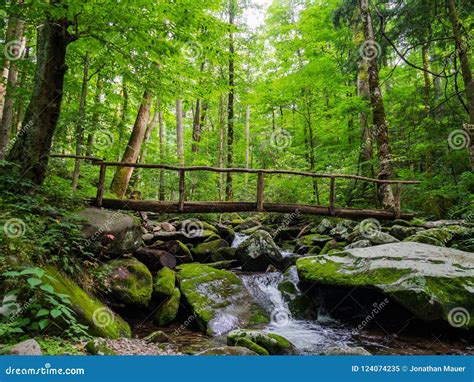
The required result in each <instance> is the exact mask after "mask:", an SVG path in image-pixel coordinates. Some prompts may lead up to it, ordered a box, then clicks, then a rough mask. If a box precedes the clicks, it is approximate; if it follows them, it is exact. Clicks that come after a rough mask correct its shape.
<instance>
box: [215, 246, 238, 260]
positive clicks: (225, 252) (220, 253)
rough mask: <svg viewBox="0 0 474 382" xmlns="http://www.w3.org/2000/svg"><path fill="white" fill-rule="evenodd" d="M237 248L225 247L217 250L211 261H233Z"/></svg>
mask: <svg viewBox="0 0 474 382" xmlns="http://www.w3.org/2000/svg"><path fill="white" fill-rule="evenodd" d="M236 251H237V248H232V247H225V248H219V249H218V250H217V252H216V253H215V254H212V255H211V259H212V261H222V260H235V252H236Z"/></svg>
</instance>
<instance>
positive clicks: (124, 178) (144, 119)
mask: <svg viewBox="0 0 474 382" xmlns="http://www.w3.org/2000/svg"><path fill="white" fill-rule="evenodd" d="M151 102H152V96H151V94H150V93H149V92H147V91H145V92H144V93H143V99H142V102H141V104H140V108H139V109H138V114H137V119H136V120H135V124H134V125H133V130H132V134H131V135H130V139H129V140H128V145H127V148H126V149H125V153H124V154H123V157H122V162H131V163H136V162H137V159H138V155H139V154H140V149H141V146H142V142H143V138H144V136H145V130H146V128H147V125H148V119H149V118H150V108H151ZM132 173H133V168H132V167H121V168H120V167H118V168H117V171H116V172H115V175H114V178H113V180H112V186H111V190H112V192H114V193H115V194H116V195H117V196H118V197H119V198H123V197H124V195H125V192H126V191H127V187H128V183H129V182H130V178H131V176H132Z"/></svg>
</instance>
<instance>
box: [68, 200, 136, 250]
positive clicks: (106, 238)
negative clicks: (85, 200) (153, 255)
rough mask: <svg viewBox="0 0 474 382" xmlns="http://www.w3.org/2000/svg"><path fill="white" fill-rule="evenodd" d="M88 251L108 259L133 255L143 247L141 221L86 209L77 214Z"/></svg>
mask: <svg viewBox="0 0 474 382" xmlns="http://www.w3.org/2000/svg"><path fill="white" fill-rule="evenodd" d="M77 218H79V219H81V220H82V221H83V223H81V225H82V236H83V237H84V238H85V239H86V240H85V247H86V249H87V250H88V251H90V252H92V253H95V254H96V255H99V256H103V257H106V258H116V257H119V256H122V255H124V254H127V253H133V252H135V251H136V250H137V249H138V248H140V247H141V246H142V231H141V225H140V221H139V220H138V219H137V218H134V217H133V216H130V215H126V214H124V213H121V212H118V211H114V212H112V211H107V210H101V209H99V208H86V209H84V210H82V211H80V212H79V213H78V214H77Z"/></svg>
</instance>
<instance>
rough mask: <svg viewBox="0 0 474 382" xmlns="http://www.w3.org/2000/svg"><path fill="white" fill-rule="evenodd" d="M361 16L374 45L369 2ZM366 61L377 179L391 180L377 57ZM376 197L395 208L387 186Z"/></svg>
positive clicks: (391, 192) (363, 8) (379, 188)
mask: <svg viewBox="0 0 474 382" xmlns="http://www.w3.org/2000/svg"><path fill="white" fill-rule="evenodd" d="M361 16H362V20H363V24H364V36H365V40H366V42H368V43H369V44H375V36H374V30H373V26H372V17H371V15H370V11H369V0H362V1H361ZM366 60H367V70H368V74H369V78H368V82H369V90H370V103H371V105H372V113H373V124H374V130H375V137H376V141H377V147H378V160H379V170H378V174H377V177H378V179H391V178H392V176H393V169H392V162H391V160H392V158H391V150H390V142H389V136H388V124H387V119H386V117H385V107H384V103H383V97H382V91H381V89H380V81H379V71H378V64H377V55H375V54H374V55H371V56H370V57H368V58H366ZM378 197H379V200H380V202H381V203H382V206H383V207H384V208H386V209H393V208H394V207H395V205H394V197H393V191H392V187H391V186H390V185H389V184H379V185H378Z"/></svg>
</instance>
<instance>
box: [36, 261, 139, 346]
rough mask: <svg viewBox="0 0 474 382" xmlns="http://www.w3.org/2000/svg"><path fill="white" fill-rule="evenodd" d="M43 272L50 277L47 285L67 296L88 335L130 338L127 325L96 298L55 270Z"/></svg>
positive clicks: (46, 269)
mask: <svg viewBox="0 0 474 382" xmlns="http://www.w3.org/2000/svg"><path fill="white" fill-rule="evenodd" d="M44 270H45V271H46V274H48V275H49V276H50V278H49V279H48V283H49V284H51V285H52V287H53V288H54V290H55V291H56V292H57V293H61V294H65V295H67V296H68V298H69V301H71V309H72V310H73V311H74V312H75V313H76V315H77V319H78V321H79V322H80V323H81V324H83V325H87V326H88V327H89V333H90V334H92V335H94V336H98V337H107V338H113V339H117V338H121V337H130V336H131V334H132V332H131V330H130V326H129V325H128V323H127V322H126V321H124V320H123V319H122V318H121V317H120V316H119V315H118V314H116V313H114V312H113V311H112V310H111V309H110V308H108V307H107V306H105V305H104V304H103V303H102V302H100V301H99V300H98V299H97V298H96V297H94V296H90V295H88V294H87V293H86V292H85V291H84V290H83V289H82V288H81V287H79V285H77V284H76V283H75V282H74V281H72V280H71V279H69V278H68V277H67V276H65V275H64V274H62V273H60V272H59V271H57V270H56V269H55V268H53V267H51V266H48V267H45V268H44Z"/></svg>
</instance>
